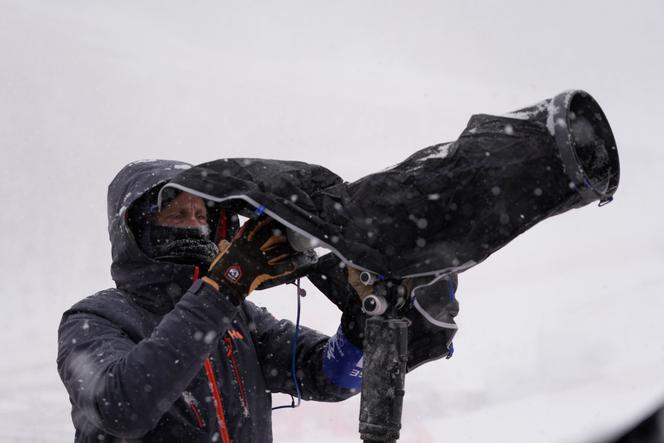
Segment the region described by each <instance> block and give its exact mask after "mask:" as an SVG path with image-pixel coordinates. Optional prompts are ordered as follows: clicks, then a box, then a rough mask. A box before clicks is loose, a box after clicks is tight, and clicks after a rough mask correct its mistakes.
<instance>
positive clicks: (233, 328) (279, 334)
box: [57, 160, 354, 442]
mask: <svg viewBox="0 0 664 443" xmlns="http://www.w3.org/2000/svg"><path fill="white" fill-rule="evenodd" d="M188 167H189V165H187V164H184V163H181V162H174V161H165V160H156V161H143V162H135V163H131V164H129V165H127V166H126V167H125V168H124V169H123V170H122V171H120V173H119V174H118V175H117V176H116V178H115V179H114V180H113V182H112V183H111V185H110V186H109V190H108V221H109V235H110V240H111V244H112V255H113V264H112V267H111V274H112V277H113V280H114V281H115V282H116V286H117V287H116V288H111V289H106V290H104V291H101V292H98V293H96V294H94V295H92V296H90V297H88V298H85V299H84V300H82V301H80V302H78V303H76V304H75V305H74V306H73V307H72V308H70V309H69V310H67V311H66V312H65V313H64V315H63V317H62V322H61V324H60V328H59V331H58V332H59V336H58V357H57V364H58V372H59V374H60V377H61V379H62V381H63V383H64V385H65V387H66V388H67V391H68V393H69V397H70V400H71V404H72V420H73V423H74V426H75V428H76V437H75V440H76V441H78V442H88V441H90V442H92V441H94V442H98V441H107V442H108V441H127V442H128V441H145V442H156V441H159V442H162V441H163V442H173V441H186V442H196V441H200V442H203V441H205V442H209V441H220V442H223V441H224V440H225V439H226V440H230V441H233V442H270V441H272V424H271V406H272V404H271V392H283V393H289V394H295V393H296V390H295V386H294V384H293V381H292V374H291V340H292V338H293V333H294V330H295V326H294V325H293V324H292V323H291V322H289V321H286V320H277V319H275V318H274V317H273V316H272V315H270V313H269V312H267V310H265V309H264V308H259V307H257V306H255V305H254V304H253V303H251V302H248V301H245V302H244V303H243V304H241V305H240V307H239V308H238V307H235V306H234V305H233V304H231V303H230V302H229V301H228V300H227V299H226V298H225V297H224V296H223V294H220V293H219V292H217V291H216V290H214V289H212V288H211V287H210V286H208V285H206V284H204V283H203V282H202V281H200V280H197V275H198V272H199V270H198V269H197V268H196V267H194V266H189V265H179V264H173V263H165V262H157V261H154V260H152V259H150V258H149V257H148V256H146V255H145V254H144V253H143V252H142V251H141V250H140V249H139V247H138V246H137V244H136V241H135V239H134V236H133V234H132V232H131V231H130V229H129V227H128V225H127V214H128V212H127V210H128V208H129V207H130V206H131V204H132V203H133V202H134V201H136V199H138V198H139V197H140V196H141V195H143V194H145V193H146V192H148V191H149V190H151V189H153V188H155V187H156V186H159V185H161V184H163V183H165V182H167V181H169V180H170V179H171V178H173V177H174V176H175V175H177V174H178V173H180V172H182V170H183V169H187V168H188ZM333 342H334V340H333V339H330V337H327V336H326V335H323V334H320V333H318V332H316V331H314V330H311V329H307V328H301V330H300V332H299V339H298V346H297V352H296V362H297V368H298V370H297V376H298V379H299V385H300V387H301V390H302V397H303V398H304V399H312V400H320V401H338V400H343V399H345V398H347V397H349V396H351V395H353V393H354V390H352V389H346V388H342V387H340V386H337V385H335V384H333V383H332V382H331V381H330V378H329V377H328V376H326V372H325V371H324V370H323V360H324V358H325V354H329V352H327V351H328V349H327V348H328V347H329V346H334V343H333ZM224 428H226V431H223V429H224Z"/></svg>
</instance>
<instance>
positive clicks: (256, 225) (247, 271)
mask: <svg viewBox="0 0 664 443" xmlns="http://www.w3.org/2000/svg"><path fill="white" fill-rule="evenodd" d="M219 251H220V252H219V255H217V256H216V257H215V259H214V260H213V261H212V264H211V265H210V268H209V269H208V271H207V274H206V275H205V277H203V280H204V281H205V282H206V283H208V284H210V285H212V286H214V287H215V288H217V289H219V290H224V289H228V291H227V292H229V294H228V295H229V298H230V299H231V301H232V302H233V303H235V304H236V305H238V304H240V303H241V302H242V300H244V299H245V298H246V297H247V296H248V295H249V294H250V293H251V292H252V291H253V290H255V289H256V288H257V287H258V286H260V285H261V283H263V282H266V281H268V280H271V279H275V278H277V277H282V276H285V275H288V274H290V273H292V272H293V271H295V269H296V265H295V260H296V258H297V257H298V255H299V254H300V253H299V252H297V251H295V250H294V249H293V248H292V247H291V245H290V244H289V243H288V238H287V237H286V232H285V230H284V228H283V227H282V226H281V225H280V224H279V223H277V222H276V221H275V220H273V219H272V218H271V217H268V216H265V215H263V216H261V217H259V218H257V219H255V220H252V219H250V220H248V221H247V222H246V223H245V224H244V225H242V227H241V228H240V230H239V231H238V232H237V234H235V237H233V240H232V241H231V242H230V243H229V242H227V241H222V242H221V243H220V244H219Z"/></svg>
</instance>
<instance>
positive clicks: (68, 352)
mask: <svg viewBox="0 0 664 443" xmlns="http://www.w3.org/2000/svg"><path fill="white" fill-rule="evenodd" d="M102 297H103V299H102V300H101V301H100V299H99V296H93V297H89V298H88V299H85V300H83V301H81V302H79V303H78V304H76V305H74V307H72V308H71V309H70V310H68V311H67V312H65V313H64V315H63V318H62V322H61V324H60V328H59V330H58V358H57V363H58V372H59V373H60V377H61V378H62V381H63V382H64V384H65V387H66V388H67V391H68V393H69V396H70V399H71V401H72V403H74V404H76V405H77V406H78V407H79V408H81V410H83V411H84V413H85V415H86V417H87V418H88V419H89V420H90V421H91V422H92V423H93V424H94V425H95V426H97V427H99V428H100V429H102V430H104V431H105V432H107V433H109V434H112V435H116V436H122V437H125V438H138V437H141V436H143V435H144V434H146V433H147V432H148V431H150V430H151V429H153V428H154V427H155V425H156V424H157V422H158V421H159V419H160V418H161V416H162V415H163V414H164V413H165V412H166V411H167V410H168V409H169V408H170V407H171V406H172V405H173V403H174V402H175V401H176V400H177V399H178V397H179V396H180V395H181V394H182V392H183V391H184V390H185V388H186V387H187V386H188V385H189V384H190V382H191V381H192V380H193V378H194V377H195V376H196V374H197V373H198V372H199V370H200V369H201V367H202V364H203V361H204V360H205V358H206V357H207V356H208V355H209V353H210V351H211V350H212V349H213V348H214V347H215V346H217V343H218V337H220V336H223V334H224V333H225V331H226V330H227V329H229V328H230V324H231V321H232V320H233V318H234V316H235V315H236V313H237V310H238V309H237V308H236V307H235V306H233V305H232V304H231V303H230V302H229V301H228V300H226V299H224V297H222V296H220V294H219V293H218V292H217V291H215V290H214V289H212V288H210V287H209V286H208V285H206V284H203V282H200V281H199V282H196V283H194V285H192V287H191V288H190V289H189V290H188V291H187V292H186V293H185V294H184V295H183V297H182V298H181V299H180V301H179V302H178V303H177V304H176V305H175V308H174V309H173V310H172V311H170V312H169V313H168V314H166V315H165V316H164V317H163V318H162V320H161V322H160V323H159V324H158V325H157V326H156V327H155V328H154V330H153V331H152V333H151V335H149V337H147V338H145V339H143V340H141V341H139V342H138V343H137V342H136V341H135V340H132V338H130V335H133V334H131V332H129V331H128V330H126V329H123V328H121V327H120V326H119V324H127V319H126V318H124V321H122V320H121V319H119V318H117V317H118V316H122V315H127V314H128V313H129V312H131V310H128V309H127V307H126V303H127V301H126V300H125V299H124V297H122V296H120V295H118V294H117V292H116V293H112V294H104V295H102ZM123 303H124V304H125V305H124V307H123ZM123 311H124V312H123ZM134 315H136V314H134Z"/></svg>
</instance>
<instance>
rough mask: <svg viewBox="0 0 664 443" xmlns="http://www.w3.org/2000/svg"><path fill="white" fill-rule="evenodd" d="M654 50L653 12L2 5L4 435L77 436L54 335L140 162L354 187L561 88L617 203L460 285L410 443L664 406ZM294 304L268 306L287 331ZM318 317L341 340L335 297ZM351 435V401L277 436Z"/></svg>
mask: <svg viewBox="0 0 664 443" xmlns="http://www.w3.org/2000/svg"><path fill="white" fill-rule="evenodd" d="M662 54H664V2H661V1H659V0H650V1H647V0H642V1H633V2H629V3H628V2H623V1H557V2H534V1H525V0H524V1H518V0H507V1H466V2H440V1H408V2H406V1H401V2H398V1H363V0H354V1H336V2H321V1H281V2H269V1H260V2H239V1H235V2H218V1H207V0H206V1H202V0H201V1H191V2H186V3H185V2H178V1H164V0H161V1H156V0H151V1H114V2H102V1H97V0H79V1H76V0H62V1H58V2H53V1H47V0H42V1H39V0H0V150H1V151H0V152H2V157H1V159H2V161H1V163H0V165H1V167H0V186H1V188H0V189H1V190H2V193H1V194H0V195H1V197H0V198H1V200H0V202H1V203H2V204H1V206H0V207H2V208H3V210H2V211H0V269H2V278H1V279H0V293H1V294H2V297H3V306H4V307H3V309H2V312H1V313H0V321H1V323H2V325H3V326H4V327H3V330H4V334H3V337H2V339H0V343H2V347H3V349H7V355H8V356H11V358H6V357H3V359H2V362H0V376H2V380H3V381H0V440H3V439H5V440H9V441H12V440H17V441H18V440H20V439H21V438H27V439H30V438H29V436H34V435H35V434H34V433H35V432H37V433H38V435H39V436H40V438H43V439H44V441H66V440H70V436H71V435H73V434H72V428H71V423H70V422H69V418H68V415H67V414H68V406H67V399H66V393H65V391H64V389H63V388H62V387H61V386H60V385H59V381H58V379H57V374H56V372H55V363H54V361H55V348H56V328H57V323H58V321H59V316H60V313H61V312H62V311H63V310H64V309H66V307H68V306H69V305H71V304H73V303H74V302H75V301H77V300H78V299H80V298H82V297H84V296H86V295H89V294H91V293H93V292H95V291H96V290H99V289H102V288H104V287H107V286H109V285H111V284H112V282H111V280H110V276H109V273H108V268H109V265H110V248H109V244H108V240H107V234H106V202H105V199H106V186H107V185H108V183H109V182H110V180H111V179H112V178H113V176H114V175H115V173H116V172H117V171H118V170H119V169H120V168H121V167H122V166H123V165H124V164H126V163H127V162H129V161H132V160H135V159H140V158H174V159H179V160H183V161H189V162H191V163H200V162H203V161H208V160H212V159H216V158H222V157H264V158H279V159H297V160H303V161H308V162H314V163H318V164H322V165H324V166H326V167H328V168H330V169H331V170H333V171H335V172H336V173H337V174H339V175H341V176H342V177H344V178H346V179H349V180H354V179H357V178H359V177H361V176H363V175H365V174H368V173H371V172H374V171H376V170H379V169H382V168H384V167H386V166H388V165H391V164H394V163H397V162H398V161H400V160H402V159H404V158H405V157H407V156H408V155H410V154H411V153H413V152H414V151H415V150H417V149H420V148H422V147H425V146H428V145H431V144H434V143H438V142H442V141H448V140H453V139H455V138H456V137H457V136H458V134H459V133H460V132H461V131H462V130H463V129H464V127H465V124H466V122H467V120H468V118H469V117H470V115H471V114H473V113H479V112H487V113H504V112H507V111H511V110H514V109H518V108H521V107H523V106H525V105H528V104H531V103H533V102H535V101H539V100H541V99H543V98H546V97H551V96H553V95H555V94H557V93H559V92H561V91H563V90H566V89H585V90H587V91H589V92H590V93H591V94H592V95H593V96H594V97H595V98H596V99H597V100H598V101H599V103H600V104H601V105H602V107H603V109H604V111H605V113H606V115H607V117H608V118H609V121H610V122H611V125H612V127H613V130H614V133H615V136H616V140H617V143H618V149H619V153H620V157H621V166H622V181H621V187H620V189H619V190H618V193H617V194H616V201H615V202H614V203H612V204H611V205H609V206H607V207H606V208H603V209H601V210H600V209H598V208H596V207H594V206H592V207H587V208H583V209H581V210H578V211H573V213H570V214H565V215H563V216H561V217H557V218H555V219H553V220H549V221H547V222H545V223H543V224H542V225H540V226H538V227H536V228H534V229H533V230H531V231H530V232H528V233H526V234H525V235H523V236H522V237H520V238H519V239H517V240H516V241H515V242H513V243H512V244H511V245H509V246H508V247H506V248H505V249H503V250H501V251H500V252H498V253H497V254H496V255H495V256H493V257H492V258H490V259H489V260H487V262H485V263H483V264H482V265H480V266H478V267H477V268H475V269H473V270H471V271H469V272H467V273H465V274H463V275H462V276H461V288H460V293H459V295H460V297H461V300H462V311H461V317H460V324H461V332H460V334H459V338H458V339H457V348H458V349H459V351H458V353H457V356H456V357H455V358H454V359H453V360H452V361H449V362H438V363H436V364H435V365H430V367H425V368H422V369H419V370H418V371H417V372H414V373H413V374H411V375H410V376H409V377H408V379H407V398H406V407H405V412H404V438H403V440H404V441H414V439H415V438H417V439H419V440H420V441H439V440H440V439H439V438H438V435H439V434H438V433H439V432H448V433H449V436H450V438H449V440H450V441H485V440H484V439H485V438H486V436H487V435H491V436H492V439H493V441H537V440H540V441H552V442H554V441H555V442H559V441H581V439H582V438H590V436H592V435H597V434H598V433H600V432H601V430H602V429H608V428H610V427H611V426H618V425H617V424H616V423H617V422H618V421H619V419H620V417H626V418H625V420H629V418H630V417H633V416H637V415H638V414H639V413H640V412H641V410H643V409H644V408H647V407H648V405H650V404H654V403H655V402H657V401H658V400H660V399H663V397H662V396H664V380H661V379H660V377H658V376H657V375H656V373H655V372H653V371H654V369H657V368H659V369H661V368H662V367H663V365H664V345H663V344H662V341H661V339H660V337H661V336H662V335H664V327H663V326H662V325H661V324H660V318H661V316H662V314H663V313H664V311H663V309H664V304H663V302H662V301H661V300H660V297H661V295H662V294H663V293H664V284H662V283H661V282H660V275H661V272H662V270H663V269H664V266H663V265H664V234H663V233H662V228H661V220H662V216H663V215H664V211H662V210H661V203H660V201H661V196H660V192H659V190H660V189H661V188H662V185H664V180H663V178H662V172H663V171H662V164H663V161H664V151H663V150H662V149H661V140H660V137H659V134H660V132H661V126H662V119H663V117H664V111H662V105H661V103H662V99H664V86H663V83H664V82H663V81H662V79H663V78H664V62H663V60H662V59H663V57H662ZM311 292H312V293H313V291H311ZM288 294H289V292H288V291H287V290H282V289H277V290H275V291H272V292H271V293H269V294H261V295H260V296H258V297H257V298H256V299H257V300H258V301H260V302H261V303H264V304H265V305H267V306H269V307H270V309H272V310H273V311H274V312H276V313H277V314H279V315H284V316H291V317H292V311H293V309H294V306H293V300H292V298H290V297H289V296H288ZM307 305H308V306H307ZM307 305H305V314H304V315H305V319H306V320H307V323H308V324H311V325H312V326H315V327H319V328H320V329H321V330H324V331H326V332H332V331H334V329H336V314H335V313H334V308H332V307H330V306H328V304H327V303H326V302H325V301H324V300H323V297H322V296H319V295H313V294H312V296H311V297H309V298H308V299H307ZM653 368H654V369H653ZM35 379H38V380H39V381H38V382H35ZM35 383H37V386H35ZM44 399H46V400H44ZM616 404H621V405H623V407H621V408H618V409H617V410H616V407H615V405H616ZM608 405H613V410H610V409H611V408H610V407H609V406H608ZM35 410H39V411H41V412H40V414H42V417H46V418H44V419H43V420H45V422H43V423H46V427H45V430H44V431H35V429H36V427H35V426H34V424H35V416H34V415H35V414H34V412H31V411H35ZM589 411H590V412H589ZM583 414H588V417H587V419H584V420H580V419H578V417H579V416H580V415H583ZM356 421H357V403H356V402H355V403H354V402H353V401H351V402H347V403H345V404H342V405H332V406H330V405H310V404H307V405H305V406H304V407H303V408H302V409H301V410H299V411H294V412H285V413H280V414H279V415H275V435H276V437H277V441H286V439H289V440H291V441H311V436H315V438H316V439H318V440H319V441H327V440H325V439H326V438H328V439H329V441H332V439H333V438H334V437H335V436H340V435H341V436H348V438H349V439H350V438H353V437H354V436H355V435H356V434H355V432H356V427H357V422H356ZM561 421H564V422H565V423H566V427H562V426H561V425H560V422H561ZM43 423H42V424H43ZM515 423H519V426H516V425H515ZM570 423H571V424H570ZM439 430H440V431H439ZM496 436H498V437H496ZM501 436H504V439H502V440H501V438H502V437H501ZM583 436H586V437H583ZM533 438H536V440H533Z"/></svg>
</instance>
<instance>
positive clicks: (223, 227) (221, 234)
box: [216, 208, 228, 243]
mask: <svg viewBox="0 0 664 443" xmlns="http://www.w3.org/2000/svg"><path fill="white" fill-rule="evenodd" d="M222 240H228V219H227V217H226V210H225V209H223V208H222V209H220V210H219V223H218V224H217V236H216V242H217V243H219V242H220V241H222Z"/></svg>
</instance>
